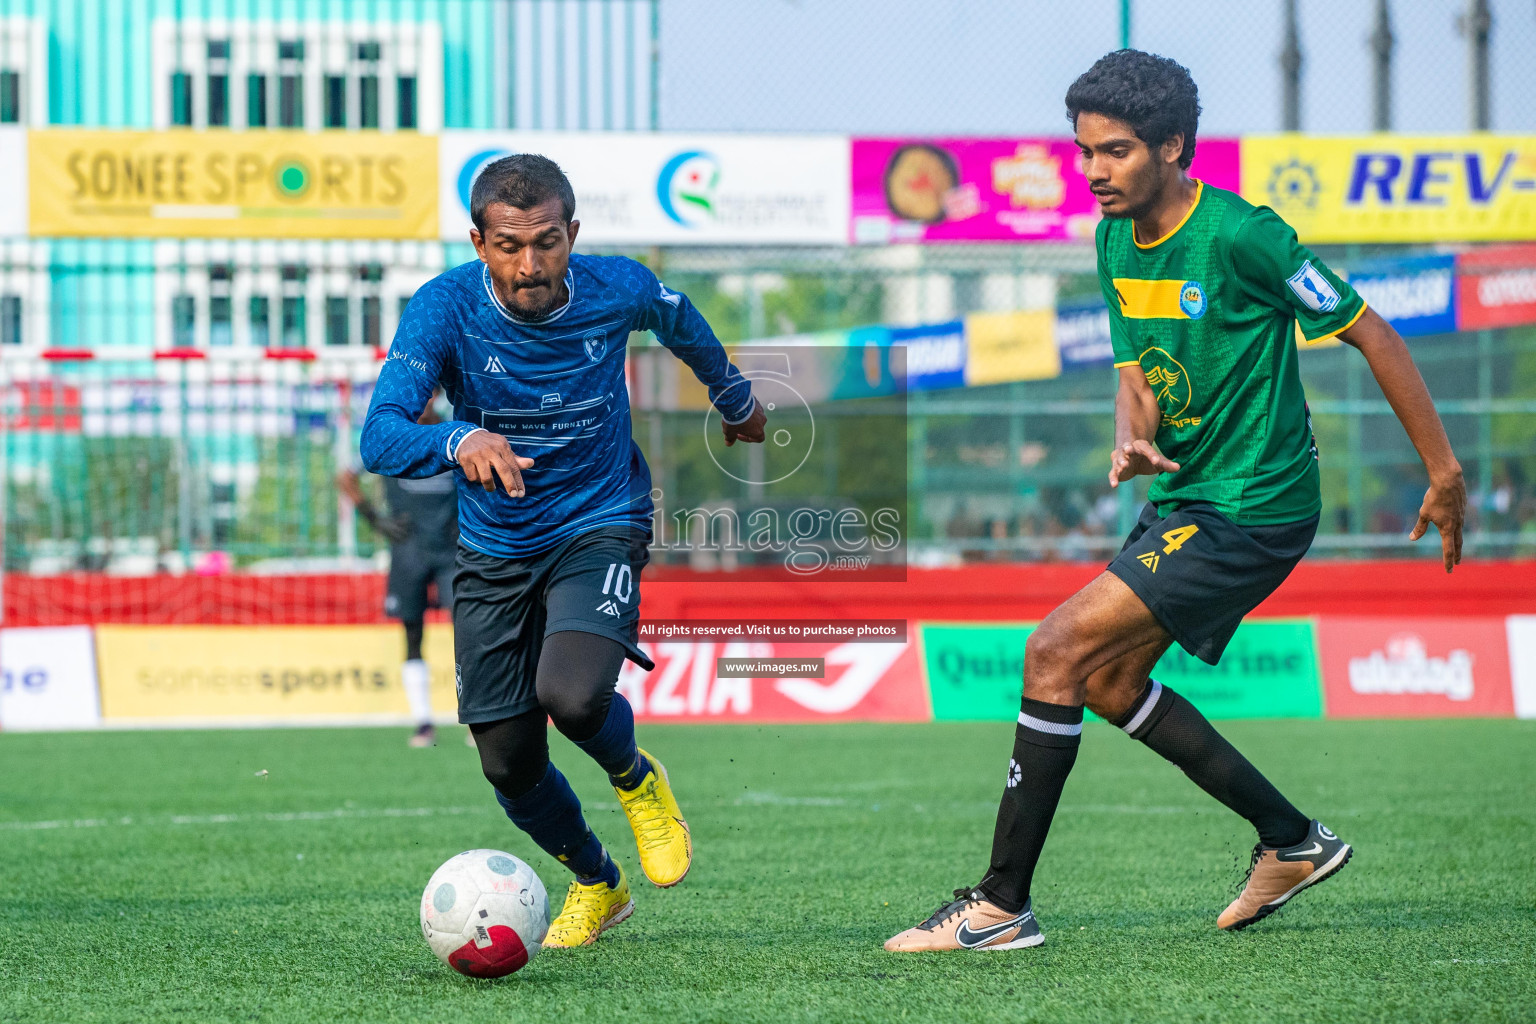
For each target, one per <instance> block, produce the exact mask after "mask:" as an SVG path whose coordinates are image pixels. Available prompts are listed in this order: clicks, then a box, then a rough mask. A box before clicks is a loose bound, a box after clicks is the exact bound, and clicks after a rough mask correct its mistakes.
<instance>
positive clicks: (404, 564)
mask: <svg viewBox="0 0 1536 1024" xmlns="http://www.w3.org/2000/svg"><path fill="white" fill-rule="evenodd" d="M439 395H441V392H437V393H436V394H434V395H433V400H432V401H431V402H428V403H427V407H426V408H425V409H424V410H422V413H421V416H420V417H419V418H418V419H417V421H416V422H417V423H420V424H423V425H430V424H433V423H441V422H442V417H441V416H439V415H438V412H437V409H436V408H435V404H436V401H437V398H438V396H439ZM362 472H363V467H362V465H361V464H358V465H355V466H352V467H350V468H348V469H344V470H342V471H341V472H340V473H339V474H337V476H336V486H337V487H339V488H340V489H341V493H342V494H344V495H346V497H347V500H348V501H350V502H352V505H353V507H355V508H356V509H357V513H358V515H360V516H362V517H363V518H364V519H366V520H367V521H368V523H369V525H370V526H372V527H373V528H374V530H375V531H377V532H378V533H379V535H380V536H382V537H383V538H384V539H385V540H387V541H389V584H388V589H387V591H386V594H385V597H384V614H385V615H388V616H389V617H390V618H394V619H399V620H400V622H401V624H402V625H404V626H405V664H403V665H401V666H400V685H401V686H402V687H403V688H404V690H405V699H406V700H407V701H408V702H409V703H410V707H411V718H412V719H414V720H415V722H416V731H415V732H413V733H412V734H411V739H410V744H411V746H413V747H430V746H432V745H433V744H435V743H436V742H437V730H436V728H434V727H433V725H432V671H431V669H430V667H429V666H428V665H427V663H426V661H425V660H424V659H423V658H422V656H421V638H422V633H423V630H424V625H423V623H424V620H425V618H426V614H427V609H428V608H429V607H430V608H445V609H451V608H452V607H453V570H454V557H455V554H456V553H457V549H458V546H459V496H458V486H457V484H456V483H455V482H454V479H453V473H452V471H444V472H442V473H439V474H437V475H436V476H429V477H425V478H423V479H420V480H409V479H397V478H395V477H388V476H387V477H384V506H385V509H386V512H385V513H383V514H381V513H380V512H379V510H378V509H377V508H375V507H374V504H373V502H371V501H369V500H368V496H367V495H365V494H364V493H363V491H362V487H361V486H360V480H361V474H362ZM468 738H469V744H470V745H471V746H473V745H474V735H473V734H469V737H468Z"/></svg>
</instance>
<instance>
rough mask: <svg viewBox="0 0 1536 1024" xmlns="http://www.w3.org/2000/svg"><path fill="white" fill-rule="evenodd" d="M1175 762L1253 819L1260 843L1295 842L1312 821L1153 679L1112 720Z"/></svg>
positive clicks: (1201, 718) (1189, 707) (1190, 707)
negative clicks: (1122, 712)
mask: <svg viewBox="0 0 1536 1024" xmlns="http://www.w3.org/2000/svg"><path fill="white" fill-rule="evenodd" d="M1114 724H1115V725H1118V726H1119V727H1120V728H1121V729H1124V730H1125V731H1126V733H1128V734H1129V735H1130V736H1131V738H1132V739H1137V740H1140V741H1141V742H1143V743H1145V744H1146V745H1147V746H1149V747H1151V748H1152V749H1153V750H1155V751H1157V752H1158V753H1159V754H1161V755H1162V756H1163V757H1165V758H1167V759H1168V760H1169V761H1171V762H1173V763H1174V764H1175V765H1177V766H1178V768H1179V770H1181V771H1182V772H1183V773H1184V774H1185V775H1188V776H1189V778H1190V781H1192V782H1194V784H1195V785H1197V786H1199V787H1200V788H1201V789H1203V790H1205V791H1206V792H1207V793H1209V794H1210V795H1211V796H1213V797H1215V798H1216V799H1217V800H1220V801H1221V802H1222V803H1224V804H1226V805H1227V806H1228V807H1230V808H1231V809H1232V810H1233V811H1236V812H1237V813H1238V814H1240V815H1242V816H1243V817H1244V818H1246V819H1248V820H1249V821H1250V822H1252V823H1253V827H1254V828H1256V829H1258V830H1259V841H1260V842H1261V843H1263V844H1264V845H1265V846H1271V847H1284V846H1294V845H1296V844H1297V843H1299V842H1301V841H1302V840H1303V839H1305V838H1306V837H1307V829H1308V828H1309V827H1310V826H1311V822H1310V821H1309V820H1308V819H1307V817H1306V816H1305V815H1303V814H1302V813H1301V812H1300V811H1298V810H1297V809H1296V808H1295V807H1294V806H1292V804H1291V802H1290V801H1289V800H1287V799H1286V798H1285V797H1284V796H1282V795H1281V794H1280V791H1279V790H1278V789H1276V788H1275V787H1274V784H1273V783H1271V782H1270V781H1269V780H1268V779H1266V778H1265V777H1264V776H1263V775H1262V774H1261V773H1260V772H1259V770H1258V769H1257V768H1255V767H1254V766H1253V764H1252V763H1251V762H1250V761H1249V760H1248V759H1247V758H1246V757H1244V756H1243V755H1242V754H1239V753H1238V752H1237V748H1236V747H1234V746H1232V744H1230V743H1228V742H1227V741H1226V740H1225V739H1223V738H1222V736H1221V734H1220V733H1218V732H1217V731H1216V730H1215V729H1214V728H1212V727H1211V723H1210V722H1208V721H1206V718H1205V716H1204V715H1202V714H1201V713H1200V712H1199V711H1198V710H1196V708H1195V706H1194V705H1193V704H1191V703H1190V702H1189V701H1187V700H1185V699H1184V698H1183V697H1180V696H1179V695H1178V694H1176V693H1174V692H1173V691H1172V690H1170V689H1169V688H1168V687H1166V686H1164V685H1163V684H1161V683H1159V682H1157V681H1156V680H1153V679H1148V680H1147V688H1146V689H1145V690H1143V691H1142V694H1141V696H1140V697H1138V698H1136V703H1134V704H1133V705H1131V710H1130V711H1128V712H1126V714H1125V715H1124V716H1123V717H1122V718H1121V719H1120V720H1119V721H1117V722H1115V723H1114Z"/></svg>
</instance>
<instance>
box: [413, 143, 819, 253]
mask: <svg viewBox="0 0 1536 1024" xmlns="http://www.w3.org/2000/svg"><path fill="white" fill-rule="evenodd" d="M438 152H439V160H440V163H439V168H440V171H439V182H440V184H439V188H440V207H441V211H442V237H443V238H444V239H447V240H449V241H455V242H459V241H464V240H466V239H467V238H468V237H469V229H470V227H471V224H470V218H469V197H470V189H471V187H472V186H473V184H474V180H475V178H476V177H477V176H478V175H479V173H480V171H481V169H482V168H483V167H484V166H485V165H486V164H488V163H490V162H491V161H493V160H496V159H499V158H500V157H503V156H507V155H509V154H512V153H542V154H543V155H544V156H547V157H549V158H550V159H552V160H554V161H555V162H556V163H558V164H559V165H560V167H561V168H562V169H563V170H564V171H565V173H566V175H567V176H568V177H569V178H570V179H571V187H572V189H573V190H574V191H575V193H576V218H577V219H578V220H579V221H581V240H582V242H584V243H585V244H587V245H841V244H843V243H845V242H846V241H847V238H848V139H847V138H846V137H843V136H832V135H734V134H732V135H727V134H710V135H701V134H692V135H690V134H674V133H660V132H644V133H627V132H586V133H578V132H491V131H448V132H444V133H443V134H442V135H441V136H440V147H439V150H438Z"/></svg>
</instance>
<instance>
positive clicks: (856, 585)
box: [4, 560, 1536, 626]
mask: <svg viewBox="0 0 1536 1024" xmlns="http://www.w3.org/2000/svg"><path fill="white" fill-rule="evenodd" d="M1102 568H1103V567H1102V566H1101V565H1099V564H1097V563H1093V564H1052V565H1033V564H1011V565H972V566H965V567H962V568H957V569H912V570H910V571H909V572H908V574H907V579H906V580H905V581H904V582H899V583H867V582H856V581H848V580H833V579H818V580H814V581H807V582H795V583H791V582H779V581H766V582H765V581H755V582H747V581H741V580H734V579H732V578H731V577H730V576H729V575H724V574H718V573H699V574H693V573H686V572H681V571H678V570H667V572H666V575H665V577H664V578H656V579H653V578H651V574H650V573H649V572H647V574H646V577H645V579H644V587H645V590H644V600H645V604H644V609H645V611H644V614H645V616H646V617H647V618H651V619H729V618H749V617H750V618H764V617H771V618H794V619H809V618H817V619H819V618H837V619H912V620H929V621H935V620H937V621H944V620H999V619H1004V620H1006V619H1014V620H1018V619H1026V620H1028V619H1040V618H1043V617H1044V616H1045V615H1046V614H1047V613H1048V612H1050V610H1051V609H1052V608H1054V607H1056V605H1058V604H1060V603H1061V602H1062V601H1063V600H1065V599H1066V598H1067V597H1069V596H1070V595H1071V594H1072V593H1073V592H1074V591H1076V590H1077V589H1078V588H1079V587H1081V586H1082V585H1083V584H1085V583H1087V582H1088V581H1089V580H1091V579H1093V578H1094V577H1095V576H1096V575H1098V573H1099V572H1100V571H1102ZM383 604H384V577H383V576H379V575H335V576H247V575H240V574H231V575H226V576H137V577H132V576H130V577H117V576H103V575H90V574H73V575H68V576H20V575H9V576H7V577H5V620H4V624H5V625H7V626H54V625H73V624H82V623H85V624H88V623H103V622H118V623H141V624H148V625H176V624H188V623H201V624H208V625H223V624H229V625H267V624H273V625H276V624H284V625H294V624H298V625H308V624H315V625H335V624H346V623H374V622H386V621H388V620H387V619H386V618H385V617H384V614H383ZM1520 613H1536V562H1533V561H1524V562H1464V563H1463V564H1461V565H1460V566H1458V567H1457V569H1456V572H1455V573H1454V574H1452V575H1450V576H1447V575H1446V574H1445V571H1444V570H1443V569H1442V568H1441V566H1440V564H1439V563H1438V562H1431V561H1413V562H1407V561H1391V562H1330V561H1321V560H1318V561H1306V562H1303V563H1302V564H1301V565H1300V566H1298V567H1297V569H1296V571H1295V572H1294V573H1292V574H1291V578H1290V579H1288V580H1286V582H1285V584H1284V585H1283V586H1281V588H1280V589H1279V590H1278V591H1277V592H1276V593H1275V595H1274V596H1273V597H1271V598H1270V599H1269V600H1268V601H1265V602H1264V603H1263V604H1262V605H1260V606H1259V608H1258V610H1257V611H1256V612H1255V613H1254V614H1256V615H1261V616H1271V617H1275V616H1302V615H1322V614H1327V615H1348V614H1353V615H1431V616H1465V615H1511V614H1520ZM435 615H436V613H434V617H435Z"/></svg>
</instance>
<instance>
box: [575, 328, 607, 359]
mask: <svg viewBox="0 0 1536 1024" xmlns="http://www.w3.org/2000/svg"><path fill="white" fill-rule="evenodd" d="M581 344H582V347H584V348H585V349H586V350H587V358H588V359H590V360H592V362H594V363H595V362H597V361H598V360H600V359H602V358H603V353H605V352H607V351H608V336H607V335H606V334H604V333H603V332H602V331H588V332H587V333H586V334H583V335H582V336H581Z"/></svg>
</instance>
